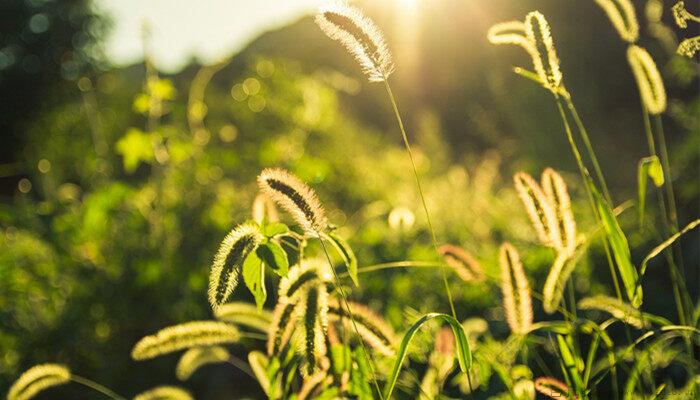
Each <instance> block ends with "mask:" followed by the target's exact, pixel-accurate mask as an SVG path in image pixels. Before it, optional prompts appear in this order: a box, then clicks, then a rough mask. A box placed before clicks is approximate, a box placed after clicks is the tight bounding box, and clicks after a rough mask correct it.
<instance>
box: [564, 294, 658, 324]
mask: <svg viewBox="0 0 700 400" xmlns="http://www.w3.org/2000/svg"><path fill="white" fill-rule="evenodd" d="M578 307H579V308H580V309H582V310H599V311H605V312H606V313H608V314H610V315H612V316H613V317H615V318H617V319H619V320H621V321H623V322H624V323H626V324H628V325H632V326H634V327H635V328H639V329H642V328H644V327H647V326H648V324H647V323H646V321H643V320H642V319H641V318H640V311H639V310H637V309H636V308H634V307H632V306H631V305H629V304H627V303H625V302H623V301H620V300H619V299H616V298H614V297H610V296H604V295H597V296H591V297H586V298H585V299H581V300H580V301H579V302H578Z"/></svg>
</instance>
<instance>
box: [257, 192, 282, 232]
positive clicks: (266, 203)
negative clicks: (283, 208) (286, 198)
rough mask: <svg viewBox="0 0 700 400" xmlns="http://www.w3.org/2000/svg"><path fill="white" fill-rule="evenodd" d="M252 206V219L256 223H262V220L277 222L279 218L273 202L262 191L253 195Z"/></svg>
mask: <svg viewBox="0 0 700 400" xmlns="http://www.w3.org/2000/svg"><path fill="white" fill-rule="evenodd" d="M252 208H253V210H252V214H253V215H252V216H253V221H255V222H257V223H258V225H260V224H262V223H263V222H268V223H270V222H278V221H279V220H280V218H279V213H278V212H277V207H276V206H275V203H274V202H273V201H272V200H270V198H269V197H267V196H266V195H265V194H263V193H260V194H258V195H257V196H255V199H254V200H253V207H252Z"/></svg>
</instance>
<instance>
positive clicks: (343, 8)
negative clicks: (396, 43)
mask: <svg viewBox="0 0 700 400" xmlns="http://www.w3.org/2000/svg"><path fill="white" fill-rule="evenodd" d="M316 23H317V24H318V26H320V27H321V29H322V30H323V32H324V33H325V34H326V35H328V37H330V38H331V39H333V40H336V41H338V42H340V44H342V45H343V46H344V47H345V49H347V50H348V52H349V53H350V54H351V55H352V56H353V57H355V59H356V60H357V62H358V63H359V64H360V67H362V71H363V72H364V73H365V74H366V75H367V78H368V79H369V81H370V82H381V81H384V80H386V79H387V78H388V77H389V75H391V73H392V72H393V71H394V62H393V61H392V57H391V52H390V51H389V47H388V46H387V44H386V41H385V40H384V35H383V34H382V32H381V30H380V29H379V28H378V27H377V26H376V25H375V24H374V22H372V20H370V19H369V18H367V17H366V16H365V15H364V14H362V11H360V10H358V9H357V8H355V7H352V6H350V5H348V3H346V2H345V1H331V2H329V3H327V4H326V5H324V6H322V7H321V8H320V10H319V13H318V15H316Z"/></svg>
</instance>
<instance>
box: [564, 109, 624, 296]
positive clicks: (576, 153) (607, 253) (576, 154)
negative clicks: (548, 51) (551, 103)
mask: <svg viewBox="0 0 700 400" xmlns="http://www.w3.org/2000/svg"><path fill="white" fill-rule="evenodd" d="M555 98H556V101H557V109H558V110H559V116H560V117H561V120H562V123H563V124H564V131H565V132H566V138H567V139H568V140H569V145H570V146H571V151H572V153H573V154H574V158H575V159H576V164H577V165H578V168H579V172H580V173H581V178H582V179H583V184H584V187H585V188H586V194H587V195H588V202H589V204H590V206H591V209H592V210H593V214H594V215H595V217H596V220H597V221H598V223H599V224H600V215H598V210H596V207H595V202H594V200H593V191H592V190H591V188H590V186H589V185H590V184H591V179H590V174H589V173H588V170H587V169H586V166H585V165H584V163H583V159H582V158H581V153H580V152H579V151H578V146H576V141H575V140H574V137H573V134H572V133H571V126H569V121H568V119H567V118H566V114H565V113H564V108H563V107H562V105H561V101H560V100H559V96H555ZM603 245H604V248H605V256H606V258H607V260H608V266H609V267H610V276H612V280H613V285H614V286H615V294H616V295H617V298H618V299H619V300H622V291H620V283H619V282H618V280H617V273H616V272H615V266H614V264H613V261H612V256H611V254H610V248H609V245H608V241H607V240H606V239H603Z"/></svg>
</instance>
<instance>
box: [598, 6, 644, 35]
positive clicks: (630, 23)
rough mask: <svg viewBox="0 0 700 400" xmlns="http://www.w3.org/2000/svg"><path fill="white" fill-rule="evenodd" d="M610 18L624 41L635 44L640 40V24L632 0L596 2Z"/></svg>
mask: <svg viewBox="0 0 700 400" xmlns="http://www.w3.org/2000/svg"><path fill="white" fill-rule="evenodd" d="M595 2H596V3H598V5H599V6H600V7H601V8H602V9H603V11H605V13H606V14H607V15H608V18H610V22H612V24H613V26H614V27H615V29H616V30H617V33H618V34H619V35H620V37H621V38H622V40H624V41H626V42H628V43H634V42H636V41H637V39H639V22H637V15H636V14H635V12H634V5H632V2H630V0H595Z"/></svg>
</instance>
